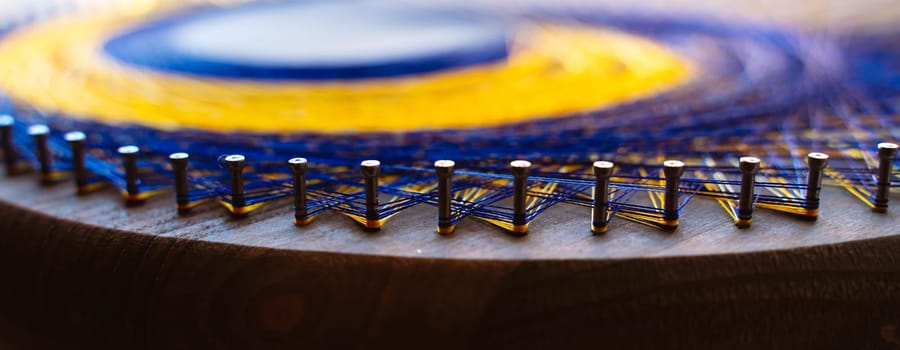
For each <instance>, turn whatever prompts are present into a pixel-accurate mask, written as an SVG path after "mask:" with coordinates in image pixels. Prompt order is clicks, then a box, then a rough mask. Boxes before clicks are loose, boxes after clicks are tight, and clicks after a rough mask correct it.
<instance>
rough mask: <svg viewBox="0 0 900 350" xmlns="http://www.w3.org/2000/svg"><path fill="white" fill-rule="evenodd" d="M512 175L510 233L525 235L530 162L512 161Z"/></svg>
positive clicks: (526, 230)
mask: <svg viewBox="0 0 900 350" xmlns="http://www.w3.org/2000/svg"><path fill="white" fill-rule="evenodd" d="M509 167H510V168H511V170H512V174H513V220H512V224H513V227H512V232H513V233H515V234H525V233H527V232H528V220H527V215H526V214H527V213H526V211H527V201H528V171H529V170H530V169H531V162H529V161H527V160H514V161H512V162H510V163H509Z"/></svg>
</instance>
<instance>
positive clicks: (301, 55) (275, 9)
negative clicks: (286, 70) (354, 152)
mask: <svg viewBox="0 0 900 350" xmlns="http://www.w3.org/2000/svg"><path fill="white" fill-rule="evenodd" d="M503 33H504V29H503V24H502V23H496V22H495V21H489V20H486V19H480V18H477V17H473V16H466V17H458V16H450V15H446V16H437V15H434V14H428V13H426V12H417V11H414V10H410V9H406V8H399V7H396V6H393V7H392V6H386V5H375V4H371V3H365V2H279V3H278V6H256V7H250V8H247V9H244V10H242V11H218V12H214V13H213V14H211V15H206V16H198V18H194V19H192V20H189V21H184V22H181V23H178V24H176V25H175V26H174V27H173V28H171V30H168V31H167V33H166V37H167V39H168V40H170V42H171V45H172V47H173V48H174V49H176V50H177V51H179V52H183V53H186V54H188V55H191V56H193V57H199V58H203V59H207V60H211V61H220V62H233V63H239V64H247V65H257V66H274V65H289V66H318V67H322V66H331V67H346V66H356V65H361V64H371V63H372V62H385V61H394V60H403V59H409V58H410V57H431V56H433V55H435V54H452V53H453V52H456V51H459V50H462V49H466V48H472V47H489V46H490V45H491V44H492V43H496V42H497V40H498V37H499V38H502V37H503V36H504V34H503Z"/></svg>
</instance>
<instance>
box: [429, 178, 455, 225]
mask: <svg viewBox="0 0 900 350" xmlns="http://www.w3.org/2000/svg"><path fill="white" fill-rule="evenodd" d="M455 165H456V163H454V162H453V161H452V160H439V161H436V162H434V170H435V172H436V173H437V177H438V227H437V233H440V234H449V233H453V230H454V229H455V227H456V225H454V224H453V222H452V218H451V213H452V212H451V209H452V208H451V199H452V195H453V193H452V190H451V189H452V181H453V180H452V177H453V170H454V166H455Z"/></svg>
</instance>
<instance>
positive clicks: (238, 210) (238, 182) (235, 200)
mask: <svg viewBox="0 0 900 350" xmlns="http://www.w3.org/2000/svg"><path fill="white" fill-rule="evenodd" d="M245 165H246V159H245V158H244V156H243V155H240V154H232V155H229V156H227V157H225V166H226V167H227V168H228V172H229V174H230V179H231V213H232V214H234V215H245V214H247V212H246V211H245V208H244V207H245V206H246V197H245V196H244V166H245Z"/></svg>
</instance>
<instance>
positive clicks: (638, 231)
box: [0, 176, 900, 349]
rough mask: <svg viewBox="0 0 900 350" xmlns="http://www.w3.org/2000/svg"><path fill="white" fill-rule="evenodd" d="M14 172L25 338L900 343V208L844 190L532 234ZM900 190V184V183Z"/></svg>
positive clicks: (563, 218)
mask: <svg viewBox="0 0 900 350" xmlns="http://www.w3.org/2000/svg"><path fill="white" fill-rule="evenodd" d="M171 197H172V194H171V193H168V194H164V195H161V196H159V197H157V198H154V199H151V200H150V201H149V202H148V203H146V204H145V205H143V206H138V207H125V206H124V204H123V201H122V200H121V197H119V195H118V194H117V193H115V192H114V191H112V190H104V191H101V192H98V193H95V194H91V195H88V196H82V197H79V196H75V195H74V194H73V188H72V186H71V185H70V184H67V183H65V184H58V185H56V186H52V187H43V186H39V185H38V184H37V181H36V180H35V179H34V178H33V177H30V176H21V177H15V178H5V179H2V182H0V203H2V204H0V209H2V210H0V232H2V233H0V242H2V243H0V272H2V275H3V276H4V277H5V278H4V279H5V281H4V282H5V283H4V287H3V288H0V310H2V312H0V335H2V337H0V339H2V340H0V345H7V346H9V347H23V348H56V347H61V346H66V347H76V348H82V347H83V348H97V347H102V348H106V347H111V348H210V347H215V348H235V349H244V348H254V349H256V348H297V347H300V346H316V345H318V346H328V347H350V346H353V347H363V346H365V347H372V346H387V345H390V346H400V347H425V348H431V347H440V348H443V347H448V348H449V347H455V348H458V347H478V348H487V347H491V348H497V347H501V348H541V347H551V346H552V347H563V346H564V347H572V346H578V347H591V348H595V347H612V348H641V347H649V346H653V345H656V346H658V345H663V346H666V347H686V348H722V347H726V346H727V347H731V348H760V347H765V348H770V347H776V345H777V347H786V348H876V349H881V348H885V349H891V348H897V347H900V331H898V330H897V327H900V264H898V261H900V237H898V236H897V233H898V229H897V227H898V224H900V219H898V217H897V215H896V214H894V213H893V212H891V213H888V214H886V215H885V214H876V213H873V212H871V211H870V210H868V209H867V208H866V207H864V206H863V205H861V204H860V203H858V202H857V201H856V200H855V199H853V198H852V197H851V196H850V195H849V194H846V193H844V192H843V190H839V189H833V188H828V189H826V190H825V191H824V192H823V195H822V198H823V203H822V204H823V205H822V217H821V218H820V219H819V220H818V221H817V222H807V221H800V220H796V219H793V218H791V217H787V216H784V215H780V214H775V213H771V212H766V211H763V210H758V211H757V212H756V213H755V216H754V223H753V227H751V228H750V229H746V230H739V229H737V228H735V227H734V226H733V224H731V222H730V221H729V220H730V219H729V218H728V217H727V215H726V214H725V213H724V212H723V211H722V210H721V209H720V208H719V207H718V204H716V203H715V202H714V201H712V200H707V199H704V198H695V199H694V200H692V201H691V202H690V203H689V205H688V206H687V207H686V208H685V209H684V211H683V214H682V215H683V216H682V225H681V227H679V229H678V230H676V231H674V232H663V231H658V230H654V229H651V228H648V227H644V226H641V225H638V224H633V223H630V222H627V221H625V220H621V219H615V220H614V221H613V224H612V225H611V227H610V231H609V233H607V234H606V235H602V236H593V235H591V234H590V232H589V229H588V224H589V222H588V218H589V209H586V208H581V207H576V206H571V205H566V204H562V205H558V206H556V207H554V208H552V209H551V210H550V211H548V212H547V213H545V214H543V215H542V216H540V217H538V219H537V220H536V221H535V222H534V223H533V225H532V226H531V231H530V233H529V234H528V235H527V236H525V237H513V236H510V235H507V234H505V233H503V232H502V231H500V230H497V229H495V228H493V227H491V226H488V225H486V224H482V223H480V222H478V221H476V220H472V219H466V220H464V221H463V222H462V223H461V224H460V225H459V227H458V228H457V232H456V233H455V234H453V235H451V236H439V235H437V234H435V233H434V224H435V220H436V219H435V217H434V216H435V212H434V211H435V210H434V208H433V207H429V206H421V207H418V208H414V209H412V210H408V211H405V212H403V213H401V214H399V215H397V216H396V217H395V218H393V219H391V220H390V221H388V223H387V224H386V225H385V227H384V229H382V230H381V231H380V232H377V233H366V232H364V231H362V230H361V229H359V227H358V226H356V224H354V223H352V222H351V221H350V220H349V219H346V218H343V217H341V216H340V215H337V214H326V215H324V216H323V217H321V218H319V219H318V220H316V221H315V222H314V223H313V224H312V225H310V226H308V227H303V228H297V227H294V226H293V225H292V224H291V205H290V203H289V200H288V199H286V200H284V201H278V202H275V203H271V204H269V205H268V206H267V207H266V208H263V209H261V210H260V211H258V212H254V213H252V214H251V215H250V216H249V217H246V218H243V219H233V218H230V217H229V216H228V215H227V214H225V212H224V209H222V208H220V207H218V206H216V205H212V204H210V205H206V206H202V207H200V208H198V209H197V210H195V211H194V212H193V213H191V214H189V215H185V216H179V215H177V214H176V213H175V210H174V208H173V203H172V202H173V198H171ZM897 197H898V196H897V195H896V194H895V196H894V199H895V200H900V198H897Z"/></svg>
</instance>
